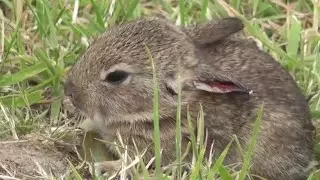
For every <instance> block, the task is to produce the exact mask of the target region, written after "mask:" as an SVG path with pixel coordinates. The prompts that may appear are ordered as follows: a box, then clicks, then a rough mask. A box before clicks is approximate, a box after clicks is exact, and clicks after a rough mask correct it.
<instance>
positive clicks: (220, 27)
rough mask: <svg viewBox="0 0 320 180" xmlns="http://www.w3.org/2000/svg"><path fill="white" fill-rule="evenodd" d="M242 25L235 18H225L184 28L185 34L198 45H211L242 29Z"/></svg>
mask: <svg viewBox="0 0 320 180" xmlns="http://www.w3.org/2000/svg"><path fill="white" fill-rule="evenodd" d="M243 27H244V25H243V23H242V22H241V20H240V19H238V18H236V17H227V18H223V19H220V20H218V21H215V22H209V23H206V24H199V25H196V26H194V27H186V28H184V29H183V30H184V31H185V33H186V34H187V35H188V36H189V37H190V38H191V39H192V40H193V41H194V42H195V43H196V44H199V45H207V44H212V43H214V42H216V41H218V40H221V39H224V38H226V37H228V36H230V35H232V34H234V33H236V32H238V31H241V30H242V29H243Z"/></svg>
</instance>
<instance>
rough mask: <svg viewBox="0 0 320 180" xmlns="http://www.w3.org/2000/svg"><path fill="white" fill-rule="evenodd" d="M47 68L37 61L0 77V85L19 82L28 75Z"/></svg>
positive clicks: (33, 74) (30, 75)
mask: <svg viewBox="0 0 320 180" xmlns="http://www.w3.org/2000/svg"><path fill="white" fill-rule="evenodd" d="M45 70H47V67H46V65H45V64H43V63H37V64H35V65H33V66H30V67H27V68H25V69H22V70H20V71H19V72H17V73H15V74H11V75H5V76H1V77H0V86H10V85H13V84H16V83H19V82H21V81H23V80H25V79H27V78H29V77H32V76H35V75H37V74H39V73H41V72H43V71H45Z"/></svg>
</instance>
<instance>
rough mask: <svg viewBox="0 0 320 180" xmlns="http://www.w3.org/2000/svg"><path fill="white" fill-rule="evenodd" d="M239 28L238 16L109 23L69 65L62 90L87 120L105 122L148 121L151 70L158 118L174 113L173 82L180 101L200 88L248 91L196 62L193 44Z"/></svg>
mask: <svg viewBox="0 0 320 180" xmlns="http://www.w3.org/2000/svg"><path fill="white" fill-rule="evenodd" d="M242 28H243V25H242V23H241V21H240V20H239V19H237V18H224V19H222V20H219V21H217V22H215V23H213V22H210V23H207V24H201V25H197V26H193V27H189V28H184V27H178V26H175V25H174V24H173V23H171V22H170V21H168V20H166V19H163V18H153V19H140V20H137V21H135V22H129V23H126V24H122V25H119V26H116V27H113V28H111V29H109V30H108V31H106V32H105V33H104V34H102V35H101V36H99V37H97V38H96V39H95V41H94V42H93V43H92V44H91V45H90V47H89V48H88V50H87V51H86V52H85V53H84V54H83V55H82V56H81V57H80V59H79V60H78V61H77V62H76V64H75V65H74V66H73V67H72V68H71V70H70V72H69V77H68V80H67V81H66V83H65V95H66V96H68V97H69V99H70V100H71V102H72V103H73V105H74V106H75V107H76V108H78V109H80V110H81V111H82V112H84V113H85V114H87V115H88V116H89V117H91V118H92V119H100V120H101V119H103V121H104V122H105V123H108V122H112V121H117V122H121V121H125V122H134V121H152V117H153V108H152V106H153V94H154V93H153V91H154V82H153V70H155V72H156V73H155V75H156V78H157V79H156V80H157V83H158V89H159V113H160V117H166V116H173V115H174V114H175V113H174V112H175V110H176V108H175V107H176V106H177V94H178V92H179V89H178V87H181V89H182V91H183V92H182V97H183V98H182V99H183V102H182V104H186V103H188V101H189V100H190V99H191V98H192V96H193V95H194V94H195V93H201V92H204V91H205V92H210V93H229V92H235V91H237V92H245V93H248V92H249V91H250V90H249V89H248V88H246V87H245V86H244V85H242V84H241V83H240V82H238V81H237V80H235V79H232V78H230V77H228V76H227V75H224V74H223V73H220V72H219V71H218V70H213V69H212V67H211V66H210V68H211V69H208V68H209V66H207V65H206V64H201V63H199V62H200V60H201V59H199V56H198V52H197V48H198V47H201V46H203V45H206V44H210V43H215V42H217V41H219V40H222V39H224V38H227V37H228V36H229V35H232V34H234V33H236V32H238V31H240V30H242ZM206 68H207V69H206ZM179 82H181V86H179Z"/></svg>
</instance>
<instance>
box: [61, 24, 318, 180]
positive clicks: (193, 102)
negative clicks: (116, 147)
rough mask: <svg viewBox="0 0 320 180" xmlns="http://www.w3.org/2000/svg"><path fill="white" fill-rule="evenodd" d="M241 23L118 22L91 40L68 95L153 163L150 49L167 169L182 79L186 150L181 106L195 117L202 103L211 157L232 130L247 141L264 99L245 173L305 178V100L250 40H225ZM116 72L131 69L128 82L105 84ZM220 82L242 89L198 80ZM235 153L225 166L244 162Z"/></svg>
mask: <svg viewBox="0 0 320 180" xmlns="http://www.w3.org/2000/svg"><path fill="white" fill-rule="evenodd" d="M242 28H243V25H242V23H241V21H240V20H238V19H236V18H224V19H221V20H219V21H218V22H209V23H207V24H202V25H198V26H194V27H185V28H180V27H177V26H175V25H174V24H173V23H171V22H169V21H168V20H166V19H163V18H154V19H140V20H137V21H133V22H128V23H125V24H122V25H119V26H116V27H114V28H111V29H109V30H108V31H106V32H105V33H104V34H102V35H101V36H99V37H97V38H96V40H95V41H94V42H93V43H92V44H91V46H90V47H89V48H88V50H87V51H86V52H85V53H84V54H83V55H82V56H81V57H80V59H79V61H78V62H77V63H76V64H75V65H74V66H73V67H72V69H71V71H70V74H69V78H68V81H67V82H66V84H65V94H66V95H67V96H69V98H70V99H71V101H72V103H73V104H74V106H76V107H77V108H78V109H80V110H81V111H83V112H84V113H85V114H87V115H88V116H89V117H90V118H91V119H92V121H93V123H94V125H95V126H96V128H97V130H98V131H99V133H100V134H101V136H102V137H103V138H105V139H106V140H108V141H114V140H116V139H117V138H116V132H117V131H119V132H120V134H121V135H122V137H123V138H124V142H125V143H126V144H127V145H128V146H129V149H130V148H131V149H132V150H134V146H133V143H132V141H131V139H132V138H133V139H134V140H135V142H136V144H137V146H138V148H139V150H140V151H143V150H144V148H146V147H148V146H149V145H151V146H150V147H149V150H148V151H147V153H146V155H145V158H146V159H147V160H149V159H150V158H151V157H153V155H154V154H153V151H152V150H153V145H152V143H153V108H152V105H153V80H152V66H151V61H150V58H149V55H148V53H147V51H146V46H147V47H148V49H149V50H150V52H151V55H152V57H153V60H154V64H155V68H156V71H157V78H158V83H159V91H160V100H159V101H160V102H159V113H160V131H161V136H160V138H161V147H162V148H163V149H164V151H163V155H162V163H163V164H164V165H165V164H169V163H171V162H172V161H173V160H175V152H174V150H175V149H174V146H175V144H174V143H175V117H176V107H177V95H176V94H177V92H178V82H179V81H178V75H181V81H180V82H181V84H182V87H183V88H182V135H183V136H182V137H183V139H182V146H183V148H182V149H185V146H186V143H187V141H188V130H187V122H186V109H187V106H190V107H189V109H190V111H191V112H190V113H191V116H192V117H193V119H196V117H197V115H198V111H199V108H200V106H199V104H200V103H201V104H202V106H203V109H204V113H205V128H206V129H207V130H208V143H210V144H209V145H208V146H210V145H211V143H212V142H213V141H214V146H213V147H214V150H215V157H217V156H218V155H219V153H220V152H221V151H222V150H223V149H224V148H225V146H226V145H227V144H228V143H229V142H230V140H231V138H232V135H233V134H236V135H237V137H238V138H239V139H240V142H241V143H242V146H243V147H244V148H245V147H246V145H247V143H249V140H250V136H251V133H252V132H251V130H252V124H253V122H254V120H255V118H256V115H257V110H258V108H259V106H260V105H261V104H262V103H264V114H263V120H262V124H261V132H260V136H259V138H258V142H257V146H256V148H255V154H254V156H253V160H252V161H253V164H252V167H251V173H252V174H256V175H260V176H263V177H265V178H268V179H283V180H286V179H295V178H296V179H299V178H305V177H306V175H307V174H306V173H305V172H304V171H303V169H304V168H306V167H307V166H308V164H309V162H310V161H311V159H312V156H313V145H314V142H313V137H314V127H313V125H312V124H311V121H310V117H309V112H308V106H307V102H306V100H305V98H304V97H303V95H302V94H301V92H300V90H299V88H298V87H297V85H296V83H295V82H294V80H293V78H292V77H291V76H290V75H289V73H287V72H286V71H285V70H284V69H283V68H282V67H281V66H280V64H279V63H278V62H276V61H275V60H274V59H273V58H272V57H271V56H270V55H268V54H266V53H264V52H262V51H261V50H259V49H258V48H257V47H255V46H253V45H252V43H251V42H249V41H246V40H241V39H236V38H229V36H230V35H232V34H234V33H236V32H238V31H240V30H241V29H242ZM115 69H117V70H123V71H126V72H129V73H130V75H129V78H128V79H127V80H125V81H124V82H123V83H121V84H118V85H113V84H110V83H108V82H106V81H105V76H106V75H107V74H108V73H110V72H111V71H113V70H115ZM217 81H218V82H228V83H233V85H234V87H237V89H238V90H237V92H236V91H232V92H225V93H217V92H215V91H214V92H210V90H206V88H208V86H196V84H195V82H200V84H202V85H203V84H209V85H210V84H212V83H214V82H217ZM202 87H204V89H203V88H202ZM252 91H253V94H250V93H249V92H252ZM108 148H111V149H112V147H110V146H109V147H108ZM235 149H236V147H232V149H231V150H230V152H229V154H228V156H227V158H226V161H225V163H226V164H230V163H235V162H239V161H241V157H240V156H239V154H238V153H237V151H236V150H235ZM187 160H188V161H190V160H191V155H190V156H189V157H188V158H187Z"/></svg>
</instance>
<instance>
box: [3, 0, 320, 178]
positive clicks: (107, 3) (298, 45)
mask: <svg viewBox="0 0 320 180" xmlns="http://www.w3.org/2000/svg"><path fill="white" fill-rule="evenodd" d="M0 7H1V9H2V11H1V12H0V22H1V24H0V27H1V39H0V40H1V41H0V42H1V44H0V47H1V49H0V52H1V56H0V73H1V76H0V107H1V110H0V138H1V139H2V140H6V139H15V140H18V139H19V137H20V136H22V135H25V134H28V133H30V132H34V131H36V132H37V133H41V134H43V135H46V136H50V137H54V138H57V137H58V136H59V137H60V136H61V131H59V133H60V134H57V132H58V131H57V129H63V130H66V129H70V127H74V126H75V125H76V123H75V121H74V119H70V118H68V116H67V113H66V112H65V110H64V108H63V107H62V104H61V97H62V95H63V88H62V87H63V86H62V85H63V81H64V79H65V72H66V71H67V70H68V69H69V68H70V66H71V65H72V64H74V63H75V61H76V60H77V57H79V55H81V53H83V52H84V51H85V49H86V48H87V47H88V45H89V44H90V43H91V42H92V40H93V38H94V37H95V36H97V35H98V34H100V33H102V32H103V31H104V30H105V29H108V28H109V27H112V26H114V25H116V24H118V23H122V22H125V21H128V20H133V19H136V18H139V17H143V16H150V15H154V14H155V13H162V14H164V15H165V16H167V17H169V18H170V19H172V20H173V21H174V22H176V24H178V25H181V26H186V25H190V24H194V23H200V22H204V21H207V20H210V19H213V18H219V17H224V16H237V17H240V18H241V19H242V20H243V22H244V23H245V33H246V35H247V36H248V37H250V38H254V39H255V40H256V41H257V42H258V44H259V45H260V46H261V48H263V49H264V50H265V51H267V52H269V53H270V54H271V55H272V56H273V57H275V59H276V60H278V61H279V62H280V63H281V64H282V65H283V67H285V68H286V69H287V70H288V71H289V72H290V73H291V74H292V75H293V76H294V78H295V80H296V81H297V83H298V85H299V86H300V88H301V90H302V91H303V93H304V94H305V95H306V97H308V100H309V106H310V111H311V115H312V118H313V121H314V123H315V125H316V126H317V127H318V128H319V127H320V123H319V121H320V90H319V88H320V61H319V59H320V34H319V27H320V23H319V21H320V1H319V0H286V1H277V0H242V1H241V0H225V1H223V0H216V1H213V0H141V1H139V0H104V1H98V0H81V1H80V0H74V1H68V0H33V1H32V0H26V1H23V0H13V1H10V0H0ZM155 92H156V91H155ZM155 95H157V93H155ZM155 100H156V96H155ZM156 102H157V101H155V104H156ZM154 117H155V119H157V117H158V115H157V109H156V108H155V116H154ZM177 117H178V119H179V116H177ZM202 121H203V118H201V116H200V118H199V124H200V125H201V124H202ZM155 122H157V121H155ZM259 122H260V118H259V116H258V118H257V121H256V126H255V129H254V132H253V136H252V146H254V142H255V138H256V136H257V134H258V130H259ZM177 132H179V126H177ZM62 134H63V133H62ZM177 134H179V133H177ZM155 136H157V132H155ZM177 137H178V138H179V136H177ZM203 138H204V137H203V134H201V133H200V134H197V135H194V138H193V140H192V141H193V142H196V141H198V140H200V142H201V140H203ZM234 141H235V142H237V139H236V138H235V139H234ZM156 144H157V143H156ZM191 146H192V147H191V148H193V149H196V152H198V154H195V161H194V164H193V166H192V168H191V172H190V174H189V177H188V179H200V178H199V177H202V178H203V179H213V177H216V176H217V175H219V178H220V179H222V180H229V179H234V178H239V179H241V180H243V179H244V178H245V177H246V176H247V175H249V171H248V170H249V166H250V155H251V153H252V148H249V151H248V152H244V162H243V166H242V170H241V171H233V170H232V169H231V168H229V167H225V166H223V165H222V161H223V158H224V156H225V153H226V151H227V149H228V148H227V149H226V151H225V152H224V153H222V154H221V156H220V158H219V159H218V160H217V161H216V162H213V163H211V162H204V163H202V160H203V157H202V156H203V146H201V143H200V145H199V146H197V145H196V143H193V144H192V145H191ZM156 147H157V153H156V161H158V160H159V155H160V153H159V152H160V149H159V147H158V145H157V146H156ZM177 147H178V148H179V146H178V145H177ZM178 148H177V149H178ZM177 154H178V155H180V156H179V158H178V161H180V160H181V156H183V152H179V151H177ZM316 155H317V157H318V158H320V134H319V133H318V134H317V145H316ZM145 163H147V162H145ZM156 164H157V163H156ZM72 167H73V170H74V171H72V173H71V175H70V177H69V178H76V179H82V177H81V175H80V174H81V173H79V171H81V169H77V168H75V167H74V166H72ZM140 168H141V167H140ZM158 168H159V167H158V166H157V171H156V172H157V173H156V175H157V176H158V178H159V176H162V174H164V172H163V171H162V170H161V169H158ZM142 169H143V173H141V175H143V176H144V177H147V176H148V174H149V173H151V172H148V171H146V170H145V166H142ZM180 170H181V167H179V168H177V169H175V170H173V174H172V176H176V177H178V179H184V178H185V177H184V176H185V174H183V173H182V172H181V171H180ZM319 178H320V170H314V172H313V173H312V174H311V175H310V179H319Z"/></svg>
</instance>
